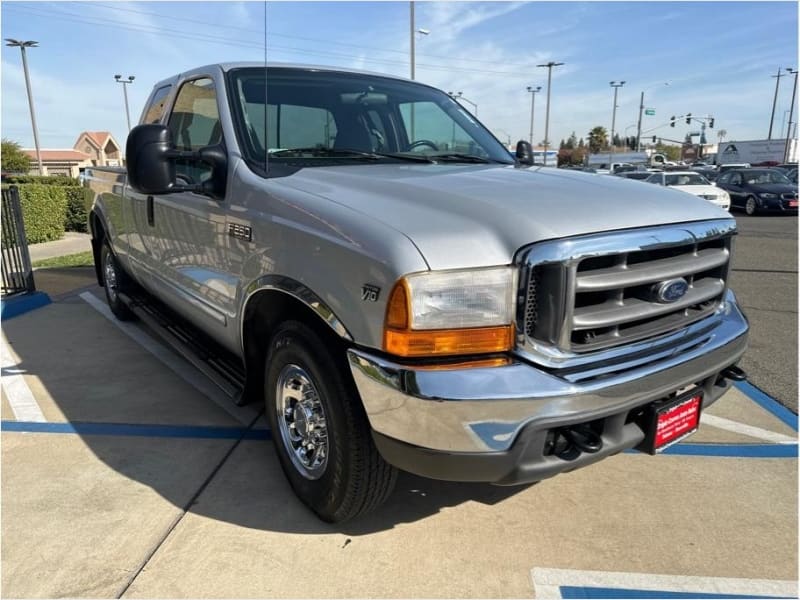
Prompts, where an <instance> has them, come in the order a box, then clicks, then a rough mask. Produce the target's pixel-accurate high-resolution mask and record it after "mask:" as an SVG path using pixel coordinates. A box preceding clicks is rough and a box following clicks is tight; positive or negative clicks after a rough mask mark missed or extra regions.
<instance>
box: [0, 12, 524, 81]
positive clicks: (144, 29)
mask: <svg viewBox="0 0 800 600" xmlns="http://www.w3.org/2000/svg"><path fill="white" fill-rule="evenodd" d="M6 6H7V7H9V8H13V9H16V10H23V11H26V12H28V13H30V14H31V15H32V16H39V17H52V13H56V14H58V15H59V16H60V17H61V18H63V19H65V20H68V21H72V22H76V23H84V24H88V25H106V24H111V25H114V26H116V27H118V28H120V29H127V30H129V31H135V32H138V33H160V32H164V33H169V34H170V37H171V38H179V39H187V40H203V41H206V42H209V43H214V44H219V45H223V46H233V47H240V48H253V49H259V50H260V49H262V48H263V47H264V45H263V44H260V43H248V42H243V41H239V42H236V41H231V40H230V39H229V38H223V37H219V36H212V35H207V34H203V35H191V34H187V33H184V32H180V31H176V30H174V29H169V28H165V27H157V26H150V25H147V26H145V25H132V24H129V23H125V22H121V21H116V20H113V19H105V18H103V17H82V16H81V15H77V14H75V13H71V12H65V11H57V10H53V9H48V11H47V12H43V11H40V10H39V9H37V8H33V7H30V6H18V5H16V4H12V3H8V4H6ZM270 48H272V49H274V50H285V51H291V52H296V53H298V54H307V55H310V56H323V57H330V56H336V57H341V58H349V59H354V60H359V61H363V62H368V63H376V64H396V65H402V66H408V64H409V63H408V61H399V60H392V59H381V58H366V57H363V56H358V55H355V54H345V53H339V52H330V51H326V52H320V51H314V50H307V49H305V48H296V47H292V46H278V45H270ZM459 60H460V59H459ZM417 64H418V66H421V67H425V68H427V69H430V70H434V71H446V72H449V71H460V72H467V73H486V74H491V75H516V76H520V77H524V76H526V74H525V73H522V72H515V71H491V70H488V69H470V68H466V67H454V66H452V67H451V66H443V65H431V64H424V63H417Z"/></svg>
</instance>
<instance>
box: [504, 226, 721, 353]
mask: <svg viewBox="0 0 800 600" xmlns="http://www.w3.org/2000/svg"><path fill="white" fill-rule="evenodd" d="M735 230H736V224H735V221H734V220H732V219H722V220H715V221H704V222H701V223H688V224H679V225H671V226H660V227H653V228H646V229H636V230H627V231H623V232H616V233H609V234H596V235H590V236H584V237H578V238H568V239H564V240H557V241H553V242H544V243H542V244H535V245H533V246H530V247H529V248H527V249H525V250H524V251H523V252H522V253H521V255H520V259H521V262H522V265H521V267H522V277H521V288H520V297H519V303H520V307H521V309H522V310H520V311H519V313H518V314H519V318H518V331H520V340H519V341H520V344H521V346H522V349H523V350H524V351H527V353H529V354H533V355H535V356H536V355H538V356H543V357H545V358H548V359H554V358H555V359H556V361H557V362H569V358H570V357H581V356H586V355H587V354H588V353H592V352H595V351H598V352H599V351H603V350H606V349H610V348H614V347H619V346H623V347H624V345H626V344H632V343H633V342H638V341H641V340H647V339H650V338H655V337H658V336H661V335H664V334H668V333H674V332H676V331H679V330H681V329H683V328H686V327H688V326H689V325H690V324H692V323H694V322H697V321H699V320H701V319H704V318H706V317H709V316H711V315H713V314H714V313H716V312H717V311H718V310H719V308H720V305H721V303H722V301H723V298H724V295H725V291H726V289H727V278H728V269H729V266H730V264H729V263H730V256H731V243H732V237H733V235H734V233H735ZM675 280H683V281H685V283H686V286H687V287H686V290H685V293H684V294H683V295H682V296H681V297H679V298H677V299H675V300H674V301H667V299H665V298H658V297H657V294H656V288H657V287H658V286H659V285H662V286H663V285H664V284H667V283H668V282H672V281H675ZM678 287H683V284H682V283H681V284H679V285H678Z"/></svg>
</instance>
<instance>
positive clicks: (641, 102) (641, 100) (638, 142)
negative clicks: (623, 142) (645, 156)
mask: <svg viewBox="0 0 800 600" xmlns="http://www.w3.org/2000/svg"><path fill="white" fill-rule="evenodd" d="M658 85H662V84H658ZM663 85H669V81H665V82H664V84H663ZM654 87H656V86H654V85H651V86H650V87H648V88H645V89H643V90H642V94H641V96H639V122H638V124H637V126H636V151H637V152H641V149H642V111H644V93H645V92H646V91H647V90H650V89H653V88H654Z"/></svg>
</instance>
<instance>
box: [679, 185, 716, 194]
mask: <svg viewBox="0 0 800 600" xmlns="http://www.w3.org/2000/svg"><path fill="white" fill-rule="evenodd" d="M670 187H671V188H673V189H675V190H679V191H681V192H688V193H690V194H694V195H695V196H723V195H725V194H727V192H726V191H725V190H723V189H722V188H718V187H717V186H715V185H672V186H670Z"/></svg>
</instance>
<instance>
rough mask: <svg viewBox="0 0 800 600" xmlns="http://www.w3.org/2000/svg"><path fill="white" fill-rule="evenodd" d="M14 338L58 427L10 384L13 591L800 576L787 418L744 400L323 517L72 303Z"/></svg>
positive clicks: (170, 378) (318, 588)
mask: <svg viewBox="0 0 800 600" xmlns="http://www.w3.org/2000/svg"><path fill="white" fill-rule="evenodd" d="M81 281H84V282H85V280H81ZM80 289H82V288H79V290H80ZM94 294H95V296H96V297H97V298H101V299H102V290H101V289H100V288H94ZM131 327H134V328H137V330H139V331H141V332H142V334H143V335H147V333H146V331H144V330H142V329H141V327H140V326H138V325H132V326H131ZM3 330H4V335H5V337H6V339H7V340H8V344H9V346H10V349H11V353H12V354H13V355H14V356H13V359H14V362H15V363H16V364H15V366H14V367H13V368H10V369H4V371H5V372H6V374H8V373H10V372H13V373H17V374H19V375H20V377H21V379H22V380H23V381H24V382H25V385H26V386H27V388H28V389H29V390H30V391H31V393H32V395H33V396H34V398H35V400H36V402H37V404H38V406H39V407H40V408H41V412H42V414H43V416H44V419H45V420H46V421H47V422H46V423H34V424H26V423H24V422H20V420H19V419H18V418H17V417H16V415H15V412H14V408H13V406H12V401H13V400H14V399H13V398H12V397H11V396H10V395H9V394H8V393H7V389H6V384H5V381H6V380H5V379H4V384H3V397H2V418H3V428H4V430H3V433H2V442H3V453H2V461H3V462H2V467H3V470H2V473H3V480H2V499H3V506H2V508H3V510H2V539H3V544H2V561H3V570H2V594H3V597H22V598H32V597H54V596H73V597H90V596H102V597H119V596H125V597H243V598H245V597H270V596H275V597H373V596H378V597H531V596H533V595H534V588H533V582H532V576H531V572H532V569H535V568H539V569H542V568H544V569H579V570H588V571H603V572H619V571H625V572H636V573H654V574H665V575H696V576H703V577H729V578H740V579H746V580H748V581H749V580H751V579H770V580H773V579H774V580H788V581H796V580H797V539H798V527H797V510H798V505H797V484H798V481H797V458H796V456H797V442H796V435H797V434H796V430H795V427H796V425H795V427H793V426H792V420H791V419H790V418H787V417H786V415H781V413H776V412H775V411H774V410H770V409H771V408H774V407H772V405H771V404H768V403H763V404H759V403H758V402H756V401H755V400H754V399H752V398H751V397H750V396H748V395H746V394H745V393H743V392H742V391H741V390H737V389H733V390H731V391H730V392H729V393H728V394H726V396H725V397H723V398H722V399H721V400H720V401H719V402H717V404H715V406H713V407H712V408H711V409H710V410H709V411H708V413H709V415H710V416H712V417H715V419H716V420H712V421H708V422H704V423H703V425H702V426H701V429H700V431H699V432H698V433H697V434H695V435H694V436H693V437H692V438H690V439H689V440H687V442H686V443H682V444H679V445H678V446H676V447H675V449H674V450H675V453H673V454H668V455H661V456H656V457H650V456H646V455H643V454H622V455H618V456H615V457H612V458H609V459H607V460H605V461H603V462H601V463H599V464H597V465H594V466H592V467H590V468H588V469H582V470H579V471H576V472H574V473H569V474H565V475H562V476H559V477H556V478H554V479H551V480H548V481H545V482H542V483H540V484H537V485H533V486H527V487H522V488H498V487H492V486H485V485H465V484H453V483H444V482H436V481H431V480H425V479H422V478H418V477H415V476H412V475H408V474H403V475H401V477H400V480H399V485H398V488H397V491H396V492H395V494H394V495H393V496H392V497H391V499H390V500H389V502H388V504H387V505H385V506H384V507H383V508H382V509H381V510H379V511H378V512H376V513H375V514H373V515H370V516H367V517H365V518H363V519H361V520H359V521H356V522H354V523H351V524H346V525H342V526H331V525H327V524H324V523H321V522H320V521H319V520H317V519H316V517H314V516H313V515H312V514H311V513H310V512H309V511H307V510H306V509H305V508H304V507H303V506H302V505H301V504H300V503H299V502H298V501H297V500H296V499H295V497H294V495H293V494H292V492H291V490H290V488H289V486H288V485H287V484H286V481H285V479H284V477H283V475H282V473H281V471H280V467H279V466H278V463H277V460H276V459H275V457H274V452H273V448H272V447H271V442H269V441H263V438H264V436H265V433H264V432H263V430H257V429H256V428H257V427H263V425H262V424H257V425H256V428H248V427H247V426H246V425H243V423H250V422H252V419H251V417H252V410H253V407H245V408H244V409H239V408H236V407H231V406H226V407H225V408H223V407H222V406H221V405H220V404H219V403H220V402H221V401H222V400H221V399H220V398H218V397H217V398H214V397H212V396H213V394H212V393H204V392H202V390H201V389H199V388H198V387H197V386H196V385H195V384H196V383H197V382H196V381H194V380H193V379H192V377H191V375H189V376H187V375H186V374H185V372H184V374H183V375H181V372H180V370H176V368H175V367H174V363H170V364H173V367H169V366H167V363H165V360H166V359H165V356H169V355H161V356H159V355H158V354H153V352H152V351H148V350H146V349H145V348H144V347H143V346H142V345H141V343H139V342H138V341H137V340H136V339H134V338H132V337H131V336H129V335H127V334H126V333H124V332H123V331H122V330H121V329H119V328H118V327H117V326H116V325H115V324H114V323H113V322H112V321H109V320H107V319H106V318H105V317H104V316H103V315H102V314H100V313H99V312H98V311H97V310H96V309H95V308H93V306H92V305H90V304H88V303H87V302H86V301H85V300H84V299H82V298H81V297H79V296H77V295H75V294H69V293H67V294H64V295H62V296H61V297H60V298H58V299H57V300H56V302H55V303H54V304H52V305H50V306H48V307H45V308H42V309H39V310H37V311H35V312H33V313H29V314H26V315H22V316H20V317H17V318H15V319H13V320H11V321H8V322H5V323H4V324H3ZM163 351H164V352H167V353H170V352H171V351H170V350H169V349H167V348H163ZM174 358H175V359H176V360H182V359H180V358H179V357H177V356H175V357H174ZM167 362H169V361H167ZM200 377H201V376H200V375H199V374H196V378H200ZM745 391H746V390H745ZM245 410H249V411H251V412H249V413H248V414H247V415H245V413H244V412H238V411H245ZM794 423H795V424H796V418H795V420H794ZM742 426H744V429H743V428H742ZM748 427H749V429H747V428H748ZM770 436H773V438H774V439H772V441H768V440H767V439H766V438H769V437H770ZM775 436H777V437H775ZM714 452H722V453H723V454H725V455H724V456H713V455H712V454H713V453H714ZM752 454H754V456H749V455H752Z"/></svg>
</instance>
